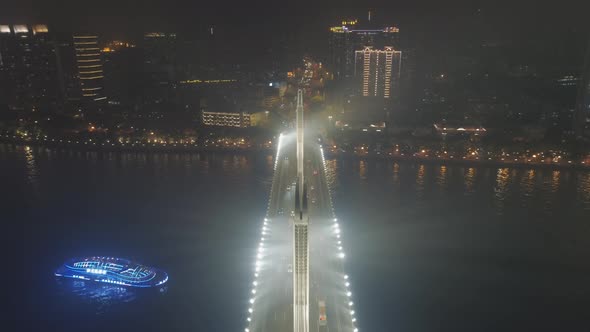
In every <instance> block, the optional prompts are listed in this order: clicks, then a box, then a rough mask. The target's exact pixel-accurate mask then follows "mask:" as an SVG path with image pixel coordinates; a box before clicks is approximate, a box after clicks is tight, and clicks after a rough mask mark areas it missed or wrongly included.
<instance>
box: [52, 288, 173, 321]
mask: <svg viewBox="0 0 590 332" xmlns="http://www.w3.org/2000/svg"><path fill="white" fill-rule="evenodd" d="M56 280H57V283H58V287H59V293H60V296H62V297H68V296H70V295H74V296H75V297H76V298H77V299H79V300H80V301H81V302H82V303H84V304H86V305H89V306H90V307H91V308H92V310H93V312H94V313H95V314H104V313H107V312H109V311H111V310H114V309H115V308H116V307H117V306H118V305H120V304H123V303H129V302H133V301H135V300H137V299H138V298H139V297H141V295H144V296H147V295H155V294H165V293H166V292H167V290H168V288H167V286H165V287H159V288H155V289H151V288H150V289H136V288H130V287H122V286H116V285H108V284H102V283H97V282H91V281H85V280H71V279H56Z"/></svg>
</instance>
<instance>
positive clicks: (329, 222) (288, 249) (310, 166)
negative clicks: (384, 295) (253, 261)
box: [247, 135, 355, 332]
mask: <svg viewBox="0 0 590 332" xmlns="http://www.w3.org/2000/svg"><path fill="white" fill-rule="evenodd" d="M281 141H282V142H280V143H279V144H280V146H279V149H278V153H277V159H276V161H275V163H276V164H275V165H276V166H275V167H276V168H275V173H274V177H273V182H272V189H271V194H270V199H269V206H268V213H267V219H266V220H267V222H266V224H267V226H266V227H267V228H266V231H265V232H264V235H263V237H264V251H263V252H262V253H263V254H262V255H261V256H259V258H260V261H261V265H260V270H259V271H258V272H257V275H258V278H256V282H255V289H256V293H255V294H253V299H254V303H253V305H252V306H251V309H252V312H251V314H250V315H251V316H250V317H251V318H250V319H251V321H250V322H249V324H248V328H247V331H250V332H254V331H260V332H283V331H284V332H286V331H293V273H292V271H291V264H292V254H293V234H292V232H293V229H292V227H293V226H292V224H293V222H292V220H291V211H293V210H294V204H295V185H294V183H295V181H296V177H297V162H296V140H295V137H294V135H287V136H284V137H283V138H282V140H281ZM304 178H305V182H306V183H307V191H308V204H309V216H310V226H309V227H310V231H309V233H310V242H309V246H310V281H309V284H310V294H309V298H310V303H309V305H310V306H309V320H310V322H309V330H310V332H316V331H318V332H320V331H330V332H334V331H342V332H353V331H355V328H354V323H353V319H354V318H353V316H352V313H353V312H352V311H351V310H352V303H351V297H350V293H348V283H347V282H348V280H347V278H348V276H346V275H345V274H344V271H343V265H342V262H343V257H341V256H339V253H340V250H342V248H341V242H340V234H339V232H340V231H339V229H337V227H336V228H335V226H334V224H335V221H336V220H335V216H334V210H333V206H332V200H331V196H330V192H329V188H328V183H327V180H326V173H325V168H324V163H323V156H322V152H321V148H320V145H319V144H318V143H317V142H311V141H310V140H308V141H306V144H305V167H304ZM319 301H324V302H325V307H326V324H320V319H319V318H320V309H319ZM351 312H352V313H351Z"/></svg>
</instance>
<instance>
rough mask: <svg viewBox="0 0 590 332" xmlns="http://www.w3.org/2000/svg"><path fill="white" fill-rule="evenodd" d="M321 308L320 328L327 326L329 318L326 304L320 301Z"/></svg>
mask: <svg viewBox="0 0 590 332" xmlns="http://www.w3.org/2000/svg"><path fill="white" fill-rule="evenodd" d="M318 306H319V308H320V326H326V325H327V324H328V317H327V316H326V302H325V301H318Z"/></svg>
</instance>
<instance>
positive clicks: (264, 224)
mask: <svg viewBox="0 0 590 332" xmlns="http://www.w3.org/2000/svg"><path fill="white" fill-rule="evenodd" d="M282 141H283V134H282V133H281V134H280V135H279V142H278V143H277V155H276V159H275V165H274V170H275V171H276V169H277V161H278V160H279V156H280V152H281V144H282ZM275 174H276V172H275V173H273V183H272V184H271V187H270V196H269V199H268V206H267V208H266V216H265V217H264V219H263V222H262V227H261V231H260V234H261V236H260V242H259V243H258V249H257V250H256V262H255V264H254V266H255V268H254V281H252V286H253V287H252V290H251V291H250V294H251V295H250V296H251V297H250V299H249V300H248V303H249V307H248V314H247V318H246V322H247V323H246V325H247V326H248V327H246V328H245V329H244V331H245V332H250V328H251V327H252V326H250V325H251V324H252V314H253V313H254V303H255V302H256V292H257V290H256V287H257V286H258V284H259V282H258V277H259V276H260V272H261V270H262V258H264V252H265V246H264V241H265V240H267V238H265V236H266V235H267V234H268V233H269V232H268V231H269V230H270V228H269V227H268V225H269V223H270V219H268V213H269V211H270V201H271V200H272V197H273V196H272V194H273V187H274V186H273V184H274V175H275Z"/></svg>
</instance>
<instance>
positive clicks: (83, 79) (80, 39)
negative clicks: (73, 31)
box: [74, 34, 107, 105]
mask: <svg viewBox="0 0 590 332" xmlns="http://www.w3.org/2000/svg"><path fill="white" fill-rule="evenodd" d="M74 54H75V55H76V68H77V69H78V79H79V83H80V92H81V97H82V101H83V102H84V103H85V104H86V105H97V104H99V103H103V102H105V101H106V99H107V97H106V96H105V95H104V72H103V67H102V56H101V52H100V47H99V45H98V36H96V35H92V34H78V35H75V36H74Z"/></svg>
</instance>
